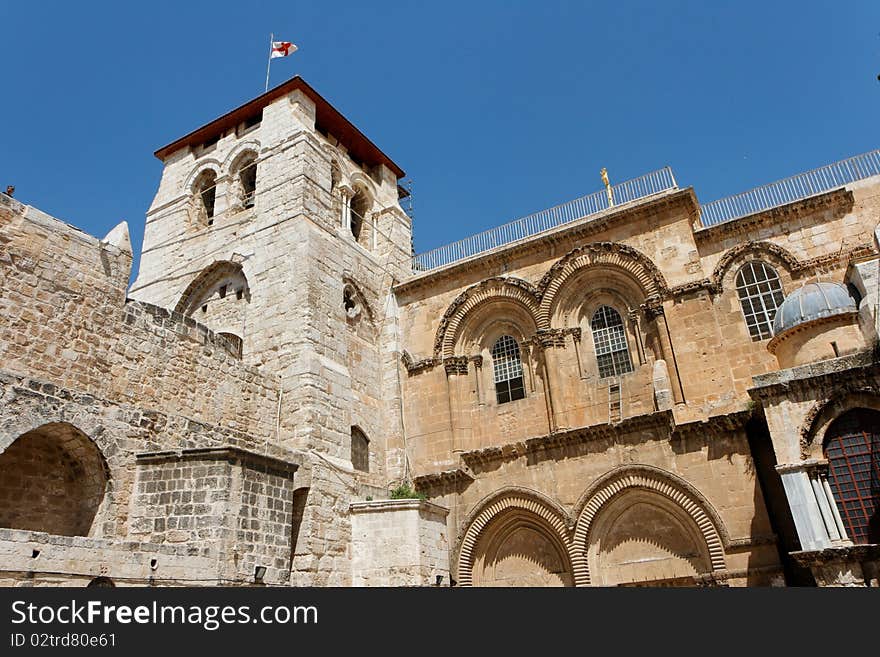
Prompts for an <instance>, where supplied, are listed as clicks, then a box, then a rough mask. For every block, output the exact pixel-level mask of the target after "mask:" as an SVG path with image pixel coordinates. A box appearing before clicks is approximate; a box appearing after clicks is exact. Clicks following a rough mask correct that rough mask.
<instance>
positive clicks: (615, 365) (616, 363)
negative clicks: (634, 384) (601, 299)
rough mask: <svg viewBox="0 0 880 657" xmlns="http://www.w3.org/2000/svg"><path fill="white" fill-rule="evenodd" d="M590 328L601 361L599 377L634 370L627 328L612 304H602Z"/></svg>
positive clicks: (617, 374) (597, 356)
mask: <svg viewBox="0 0 880 657" xmlns="http://www.w3.org/2000/svg"><path fill="white" fill-rule="evenodd" d="M590 328H591V329H592V331H593V344H594V345H595V347H596V360H597V361H598V363H599V378H602V379H604V378H606V377H609V376H619V375H621V374H626V373H627V372H632V371H633V366H632V361H631V360H630V357H629V347H628V346H627V344H626V329H624V327H623V320H622V319H621V318H620V313H618V312H617V311H616V310H614V308H611V307H610V306H600V307H599V309H598V310H597V311H596V312H595V313H593V319H592V321H591V322H590Z"/></svg>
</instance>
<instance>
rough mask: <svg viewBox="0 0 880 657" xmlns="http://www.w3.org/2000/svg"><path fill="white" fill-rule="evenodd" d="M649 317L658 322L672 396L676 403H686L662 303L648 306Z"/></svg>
mask: <svg viewBox="0 0 880 657" xmlns="http://www.w3.org/2000/svg"><path fill="white" fill-rule="evenodd" d="M645 314H646V316H647V317H653V318H654V320H655V321H656V322H657V336H658V337H659V338H660V349H662V351H663V360H665V361H666V363H667V368H668V371H669V378H670V380H671V383H672V398H673V400H674V401H675V403H676V404H683V403H684V389H683V388H682V385H681V378H680V377H679V375H678V365H677V364H676V360H675V349H674V347H673V346H672V339H671V337H670V332H669V324H667V322H666V313H665V312H664V310H663V306H662V305H661V304H660V303H657V304H655V305H650V306H648V307H646V309H645Z"/></svg>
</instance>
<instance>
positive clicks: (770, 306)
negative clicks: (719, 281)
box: [736, 260, 785, 341]
mask: <svg viewBox="0 0 880 657" xmlns="http://www.w3.org/2000/svg"><path fill="white" fill-rule="evenodd" d="M736 292H737V294H738V295H739V303H740V306H742V313H743V317H744V318H745V320H746V326H747V327H748V329H749V335H751V336H752V340H755V341H757V340H766V339H767V338H770V337H772V336H773V330H772V326H773V318H774V317H775V316H776V309H777V308H779V306H780V305H781V304H782V300H783V299H784V298H785V294H784V293H783V291H782V283H781V282H780V281H779V274H777V273H776V270H775V269H773V267H771V266H770V265H768V264H765V263H763V262H761V261H760V260H752V261H751V262H747V263H746V264H744V265H743V266H742V268H741V269H740V270H739V271H738V272H737V274H736Z"/></svg>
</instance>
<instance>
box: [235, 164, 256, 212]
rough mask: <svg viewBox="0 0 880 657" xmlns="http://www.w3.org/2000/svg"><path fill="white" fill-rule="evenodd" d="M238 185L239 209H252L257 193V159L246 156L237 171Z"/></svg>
mask: <svg viewBox="0 0 880 657" xmlns="http://www.w3.org/2000/svg"><path fill="white" fill-rule="evenodd" d="M238 183H239V185H241V207H243V208H252V207H254V198H255V196H256V193H257V157H256V155H253V154H251V155H247V156H246V157H245V158H244V159H243V160H242V161H241V166H240V167H239V169H238Z"/></svg>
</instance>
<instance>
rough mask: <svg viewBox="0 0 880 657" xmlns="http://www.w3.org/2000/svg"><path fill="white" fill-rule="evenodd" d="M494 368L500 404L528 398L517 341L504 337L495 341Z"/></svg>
mask: <svg viewBox="0 0 880 657" xmlns="http://www.w3.org/2000/svg"><path fill="white" fill-rule="evenodd" d="M492 366H493V368H494V371H495V397H496V399H497V400H498V403H499V404H505V403H507V402H510V401H516V400H517V399H522V398H523V397H525V396H526V388H525V385H524V384H523V367H522V358H521V357H520V353H519V345H518V344H517V342H516V340H514V339H513V338H512V337H510V336H509V335H502V336H501V337H500V338H498V339H497V340H496V341H495V344H494V345H493V346H492Z"/></svg>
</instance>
